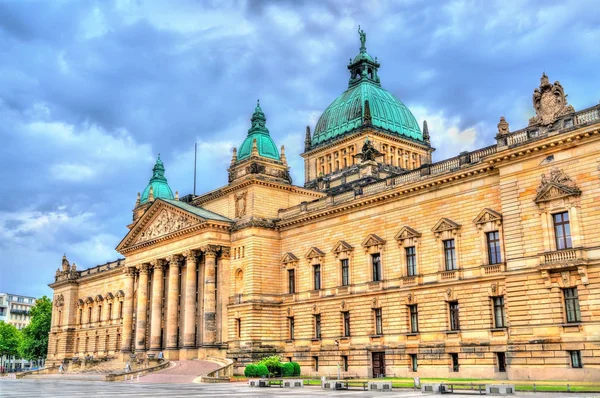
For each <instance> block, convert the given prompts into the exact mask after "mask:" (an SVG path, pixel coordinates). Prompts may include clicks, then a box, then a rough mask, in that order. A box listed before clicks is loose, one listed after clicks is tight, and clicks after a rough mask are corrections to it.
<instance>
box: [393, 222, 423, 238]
mask: <svg viewBox="0 0 600 398" xmlns="http://www.w3.org/2000/svg"><path fill="white" fill-rule="evenodd" d="M420 237H421V233H420V232H418V231H416V230H414V229H413V228H411V227H409V226H406V225H405V226H404V227H402V228H401V229H400V231H398V233H397V234H396V236H394V239H396V240H404V239H410V238H420Z"/></svg>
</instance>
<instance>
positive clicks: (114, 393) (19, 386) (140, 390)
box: [0, 379, 600, 398]
mask: <svg viewBox="0 0 600 398" xmlns="http://www.w3.org/2000/svg"><path fill="white" fill-rule="evenodd" d="M427 395H430V394H427ZM150 396H153V397H197V396H202V397H278V396H285V397H314V396H336V397H338V396H339V397H390V398H391V397H423V396H425V394H421V392H419V391H413V390H395V391H392V392H379V393H376V392H369V391H361V390H349V391H323V390H321V389H320V388H319V387H317V386H314V387H305V388H301V389H281V388H277V387H271V388H251V387H248V386H247V385H246V384H244V383H227V384H155V383H153V384H149V383H142V382H139V383H138V382H135V381H133V382H131V381H130V382H118V383H113V382H85V381H61V380H43V379H38V380H8V379H4V380H0V397H2V398H25V397H27V398H30V397H61V398H64V397H69V398H77V397H88V398H92V397H94V398H95V397H112V398H119V397H150ZM436 396H437V395H436ZM456 396H457V397H467V396H473V395H472V394H470V395H466V394H465V395H461V394H456ZM514 397H527V398H560V397H569V398H576V397H600V394H597V393H571V394H568V393H536V394H533V393H519V394H516V395H514Z"/></svg>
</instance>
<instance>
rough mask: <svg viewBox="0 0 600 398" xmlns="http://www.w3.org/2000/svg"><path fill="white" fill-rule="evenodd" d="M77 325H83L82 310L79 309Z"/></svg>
mask: <svg viewBox="0 0 600 398" xmlns="http://www.w3.org/2000/svg"><path fill="white" fill-rule="evenodd" d="M79 324H80V325H82V324H83V309H81V308H80V309H79Z"/></svg>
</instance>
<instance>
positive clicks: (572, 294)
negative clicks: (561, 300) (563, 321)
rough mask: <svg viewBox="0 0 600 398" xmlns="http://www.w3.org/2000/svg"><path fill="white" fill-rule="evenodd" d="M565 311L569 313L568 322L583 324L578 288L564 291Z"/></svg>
mask: <svg viewBox="0 0 600 398" xmlns="http://www.w3.org/2000/svg"><path fill="white" fill-rule="evenodd" d="M564 293H565V309H566V312H567V322H581V311H580V310H579V296H578V295H577V288H576V287H573V288H569V289H564Z"/></svg>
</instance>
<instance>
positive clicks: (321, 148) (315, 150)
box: [300, 126, 435, 158]
mask: <svg viewBox="0 0 600 398" xmlns="http://www.w3.org/2000/svg"><path fill="white" fill-rule="evenodd" d="M365 132H367V133H368V134H369V135H374V136H377V137H381V138H385V139H389V140H391V141H394V142H397V143H399V144H403V145H407V146H410V147H413V148H417V149H421V150H425V151H431V152H433V151H435V148H432V147H431V146H429V145H427V144H425V143H423V144H420V143H418V142H416V141H413V140H410V139H408V138H405V137H397V136H394V135H392V133H385V132H383V131H380V130H378V129H374V128H373V127H372V126H371V127H367V128H360V129H358V130H357V131H356V132H354V133H351V134H348V135H346V136H344V137H342V138H339V139H337V140H333V141H331V142H328V143H322V144H317V146H315V147H314V148H311V149H310V150H308V151H306V152H304V153H301V154H300V156H302V157H303V158H306V157H307V156H310V155H314V154H315V153H318V152H321V151H324V150H328V149H331V148H334V147H336V146H339V145H340V144H343V143H345V142H349V141H352V140H354V139H356V138H357V137H359V136H361V135H362V134H364V133H365Z"/></svg>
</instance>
